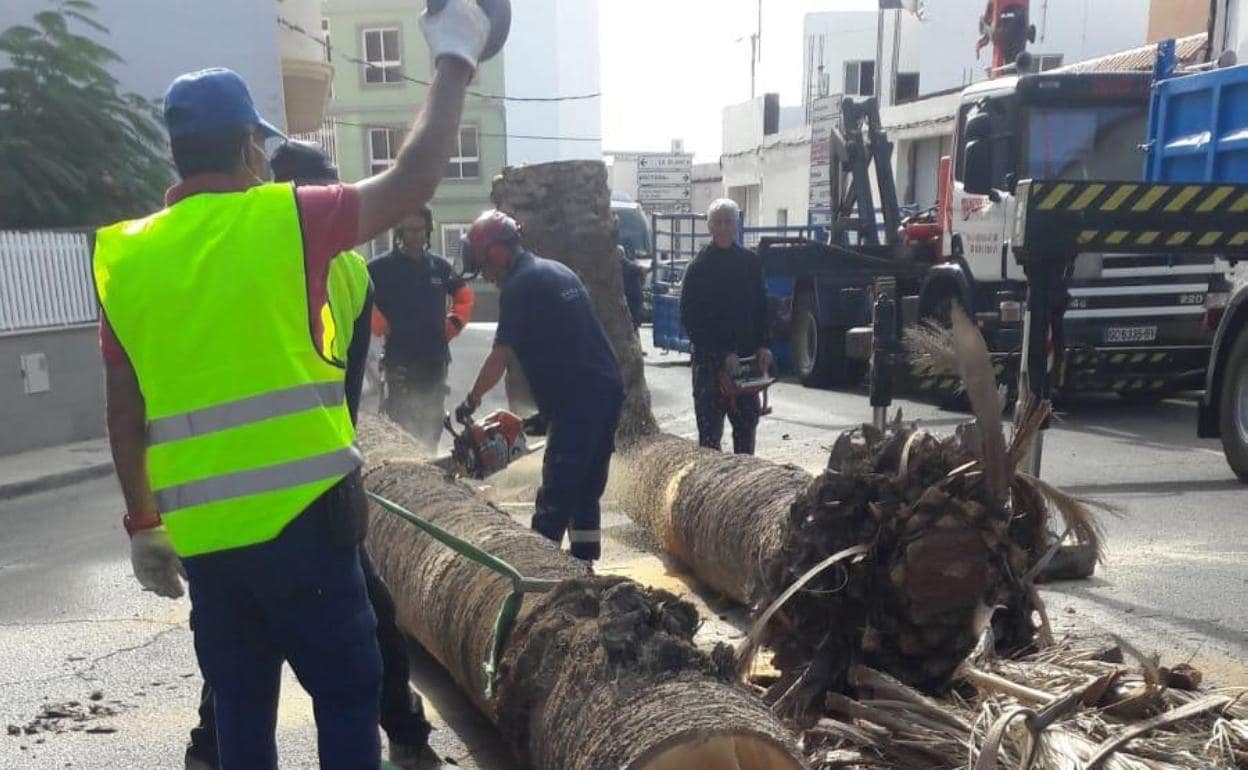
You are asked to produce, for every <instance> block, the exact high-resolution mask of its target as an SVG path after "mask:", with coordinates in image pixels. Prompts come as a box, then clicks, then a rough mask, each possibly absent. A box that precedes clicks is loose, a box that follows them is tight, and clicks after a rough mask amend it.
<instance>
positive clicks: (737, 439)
mask: <svg viewBox="0 0 1248 770" xmlns="http://www.w3.org/2000/svg"><path fill="white" fill-rule="evenodd" d="M720 366H721V364H720V362H719V361H718V360H715V359H711V358H699V357H697V356H695V357H694V359H693V413H694V416H695V417H696V418H697V420H698V443H699V444H700V445H702V446H704V447H706V448H708V449H714V450H715V451H720V450H721V449H722V444H723V440H724V417H725V416H727V417H728V422H730V423H732V451H733V452H735V453H736V454H739V455H752V454H754V435H755V433H756V432H757V431H758V418H759V413H760V412H761V411H762V405H761V404H760V402H759V399H758V395H757V394H755V395H752V396H739V397H737V398H735V399H732V401H731V403H730V402H729V399H727V398H725V397H724V394H723V393H722V392H720V390H719V369H720Z"/></svg>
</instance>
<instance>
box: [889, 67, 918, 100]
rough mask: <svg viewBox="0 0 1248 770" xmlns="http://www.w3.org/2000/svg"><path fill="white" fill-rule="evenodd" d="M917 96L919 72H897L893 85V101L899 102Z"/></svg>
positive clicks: (916, 97) (913, 98)
mask: <svg viewBox="0 0 1248 770" xmlns="http://www.w3.org/2000/svg"><path fill="white" fill-rule="evenodd" d="M918 98H919V73H917V72H898V73H897V81H896V83H895V84H894V86H893V102H894V103H895V104H901V103H902V102H909V101H913V100H915V99H918Z"/></svg>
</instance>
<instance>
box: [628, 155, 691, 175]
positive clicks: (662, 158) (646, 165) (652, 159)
mask: <svg viewBox="0 0 1248 770" xmlns="http://www.w3.org/2000/svg"><path fill="white" fill-rule="evenodd" d="M692 168H693V156H692V155H688V154H685V153H680V154H673V153H661V154H660V153H654V154H647V155H638V156H637V169H638V171H673V170H683V169H692Z"/></svg>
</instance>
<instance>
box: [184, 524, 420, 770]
mask: <svg viewBox="0 0 1248 770" xmlns="http://www.w3.org/2000/svg"><path fill="white" fill-rule="evenodd" d="M359 550H360V566H361V567H362V568H363V570H364V588H365V590H367V592H368V601H369V603H370V604H372V605H373V613H374V614H375V615H376V616H377V644H378V645H379V646H380V647H381V727H382V729H384V730H385V731H386V735H387V737H389V738H390V742H391V743H403V744H407V745H409V746H421V745H423V744H424V743H425V742H427V741H428V740H429V733H430V732H432V730H433V727H432V726H431V725H430V724H429V720H428V719H426V718H425V708H424V704H423V703H422V702H421V700H420V696H419V695H416V694H415V693H413V692H412V688H411V687H410V685H409V684H408V682H409V680H410V678H411V667H410V663H409V662H408V658H407V641H406V640H405V639H404V638H403V632H402V631H400V630H399V625H398V622H397V621H396V619H395V611H394V598H393V597H392V596H391V595H390V589H389V588H387V587H386V584H385V582H384V581H383V580H382V579H381V576H380V575H378V574H377V570H376V569H375V568H374V567H373V563H372V561H370V560H369V558H368V554H367V552H365V550H364V547H363V546H361V547H360V549H359ZM186 753H187V756H188V757H194V758H195V759H198V760H199V761H201V762H204V763H206V764H208V765H211V766H212V767H217V766H218V764H219V763H218V761H217V718H216V713H215V710H214V709H213V696H212V687H211V686H210V685H209V684H208V683H207V682H204V689H203V692H202V693H201V694H200V700H199V724H198V725H196V726H195V727H194V728H193V729H192V730H191V745H190V746H189V747H188V748H187V750H186Z"/></svg>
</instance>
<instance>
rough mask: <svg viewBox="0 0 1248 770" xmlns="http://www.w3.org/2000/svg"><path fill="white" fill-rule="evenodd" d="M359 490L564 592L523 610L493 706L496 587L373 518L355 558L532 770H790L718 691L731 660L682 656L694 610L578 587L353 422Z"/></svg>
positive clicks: (753, 705) (454, 488)
mask: <svg viewBox="0 0 1248 770" xmlns="http://www.w3.org/2000/svg"><path fill="white" fill-rule="evenodd" d="M359 441H360V444H361V445H362V447H363V448H364V449H365V450H366V452H367V454H368V457H369V462H368V465H367V467H366V473H365V482H366V484H367V486H368V488H369V489H370V490H372V491H373V492H376V493H378V494H380V495H383V496H385V497H387V498H390V499H391V500H394V501H395V502H397V503H399V504H400V505H402V506H404V507H405V508H407V509H408V510H411V511H413V512H414V513H416V514H417V515H420V516H422V517H424V518H426V519H427V520H429V521H431V522H433V523H434V524H436V525H437V526H438V527H441V528H442V529H444V530H446V531H449V532H451V533H452V534H454V535H456V536H457V537H460V538H462V539H464V540H467V541H469V542H471V543H473V544H475V545H477V546H478V547H480V548H482V549H484V550H485V551H487V552H489V553H491V554H494V555H495V556H497V557H499V558H501V559H503V560H505V561H507V562H508V563H510V564H511V565H513V566H514V567H516V568H517V569H519V570H520V572H521V573H523V574H524V575H525V576H526V577H530V578H546V579H556V580H562V581H564V582H562V583H561V584H560V585H559V586H558V587H557V588H556V589H555V590H554V591H552V592H550V593H547V594H533V595H530V596H528V597H526V599H525V601H524V603H523V607H522V609H521V612H520V616H519V619H518V621H517V624H516V626H515V628H514V630H513V631H512V633H511V635H510V636H509V637H508V641H507V644H506V646H505V647H504V656H503V661H502V665H501V666H500V668H499V672H498V677H497V680H496V682H495V685H496V687H495V689H494V690H493V695H492V697H487V695H486V687H485V685H486V673H485V668H484V664H485V663H486V661H487V658H488V656H489V651H490V645H491V641H492V639H493V633H494V622H495V618H496V617H497V615H498V612H499V608H500V607H501V606H502V604H503V602H504V600H505V599H506V598H507V596H508V595H509V593H510V590H511V585H510V581H509V580H507V579H506V578H504V577H502V576H499V575H496V574H495V573H493V572H490V571H488V570H486V569H485V568H484V567H480V566H478V565H477V564H476V563H474V562H472V561H470V560H469V559H467V558H465V557H463V556H460V555H458V554H456V553H455V552H454V551H452V550H450V549H448V548H446V547H445V546H443V545H441V544H439V543H437V542H435V541H434V540H433V539H432V538H430V537H429V536H427V535H425V534H424V533H423V532H421V531H420V530H418V529H416V528H415V527H413V526H412V525H410V524H409V523H407V522H404V521H402V520H401V519H399V518H397V517H395V516H392V515H391V514H389V513H387V512H385V511H383V510H381V509H380V508H378V507H376V506H374V507H373V508H372V510H371V511H370V526H369V532H368V537H367V547H368V550H369V554H370V555H371V557H372V559H373V562H374V563H375V564H376V567H377V570H378V572H379V573H380V574H381V576H382V577H383V579H385V581H386V583H387V584H388V585H389V587H390V589H391V592H392V593H393V594H394V598H395V604H396V607H397V613H398V619H399V623H400V625H401V626H402V627H403V629H404V630H405V631H406V632H407V633H408V634H410V635H411V636H412V637H414V638H415V639H416V640H417V641H419V642H420V644H421V645H422V646H423V647H424V648H425V649H426V650H428V651H429V653H430V654H432V655H433V656H434V657H435V658H436V659H437V660H438V661H439V662H440V663H441V664H442V665H443V666H444V667H445V668H446V669H447V671H448V672H450V674H451V676H452V677H453V678H454V680H455V681H456V683H458V684H459V686H460V687H461V688H462V689H463V690H464V692H465V693H466V694H467V695H468V696H469V697H470V698H471V699H472V701H473V703H474V704H475V705H476V706H477V708H478V709H479V710H480V711H481V712H482V713H484V714H485V715H487V716H488V717H489V718H490V719H491V720H492V721H493V722H494V723H495V724H496V725H498V727H499V729H500V730H501V732H502V734H503V736H504V738H506V739H507V741H508V743H509V745H510V746H511V748H512V749H513V750H514V751H515V753H516V754H517V756H518V757H520V759H521V760H522V761H523V762H524V763H525V764H526V765H528V766H531V767H535V768H541V769H542V770H609V769H610V770H615V769H616V768H619V769H621V770H675V768H692V767H698V768H710V770H796V769H798V768H801V767H803V764H802V762H801V760H800V759H798V755H797V753H796V749H795V747H794V745H793V742H792V738H791V736H790V734H789V733H788V732H787V731H786V730H785V728H784V727H783V726H782V725H781V724H780V723H779V722H778V721H777V719H776V718H775V717H773V716H772V715H771V714H770V712H769V711H768V709H767V707H766V706H765V704H763V703H762V701H760V700H759V699H757V698H756V697H754V696H752V695H751V694H750V693H749V692H747V691H746V690H745V689H743V688H741V687H739V686H738V685H736V684H734V683H733V682H732V681H731V672H730V670H729V669H730V666H729V665H728V663H729V661H730V659H731V655H730V653H729V652H728V651H727V650H726V649H724V648H721V649H718V650H717V651H716V652H715V653H713V654H712V655H707V654H705V653H703V652H700V651H699V650H698V649H697V648H696V647H695V646H694V644H693V641H692V640H693V634H694V631H695V629H696V626H697V614H696V611H695V610H694V609H693V608H692V607H691V606H690V605H689V604H687V603H685V602H681V601H680V600H679V599H678V598H677V597H675V596H673V595H671V594H668V593H666V592H663V591H652V590H649V589H646V588H644V587H643V586H640V585H639V584H637V583H634V582H632V581H630V580H627V579H623V578H607V577H592V576H589V575H588V574H587V572H586V570H585V568H584V566H583V565H582V564H581V563H579V562H577V561H576V560H574V559H572V558H571V557H569V556H567V555H566V554H564V553H562V552H561V551H559V549H558V548H556V547H555V546H554V545H553V544H552V543H550V542H549V541H547V540H546V539H545V538H543V537H541V536H539V535H537V534H536V533H533V532H531V531H530V530H528V529H526V528H525V527H523V526H521V525H520V524H518V523H516V522H514V521H513V520H512V519H511V518H510V517H508V516H507V515H506V514H505V513H503V512H502V511H500V510H498V509H496V508H494V507H493V506H491V505H488V504H487V503H485V502H484V501H482V500H481V499H480V498H479V497H478V496H477V495H476V494H475V493H474V492H473V490H472V489H471V488H469V487H468V486H466V485H463V484H461V483H459V482H457V481H455V480H453V479H449V478H448V477H447V476H446V475H445V474H444V473H443V472H442V471H440V470H438V469H436V468H434V467H432V466H429V465H425V464H422V463H418V462H414V461H412V460H411V459H409V458H412V457H415V456H417V453H416V449H415V448H414V446H413V445H412V443H411V440H410V439H409V438H408V437H407V436H406V435H405V434H403V433H402V432H401V431H400V430H399V429H398V428H397V427H395V426H393V425H391V424H389V423H386V422H384V421H382V420H381V419H380V418H375V417H371V416H365V417H363V418H362V419H361V425H360V430H359Z"/></svg>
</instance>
